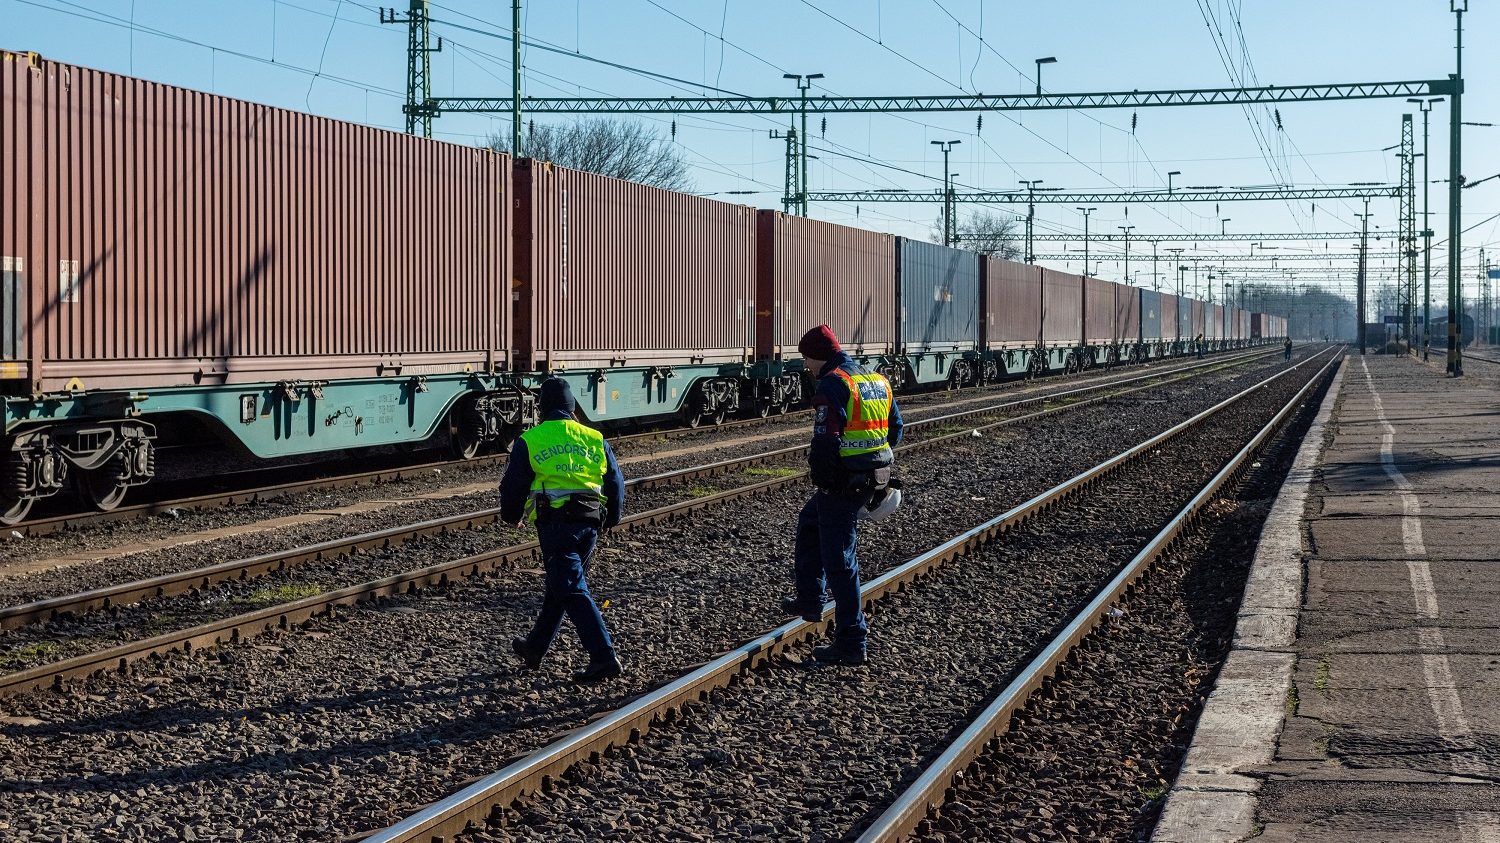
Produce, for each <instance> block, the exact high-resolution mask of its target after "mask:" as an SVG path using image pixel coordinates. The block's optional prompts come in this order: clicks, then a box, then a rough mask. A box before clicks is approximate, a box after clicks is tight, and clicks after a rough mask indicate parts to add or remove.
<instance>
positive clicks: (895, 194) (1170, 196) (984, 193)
mask: <svg viewBox="0 0 1500 843" xmlns="http://www.w3.org/2000/svg"><path fill="white" fill-rule="evenodd" d="M1401 191H1402V187H1401V186H1400V185H1375V186H1368V187H1324V188H1294V187H1288V188H1231V189H1227V190H1226V189H1212V190H1191V189H1188V190H1144V191H1124V192H1121V191H1110V192H1079V193H1028V192H1027V191H1024V190H980V191H971V192H966V193H959V192H954V194H953V201H955V202H981V203H994V204H1026V203H1029V202H1035V203H1036V204H1038V205H1040V204H1069V205H1084V204H1092V203H1095V202H1114V203H1130V202H1236V201H1245V200H1251V199H1270V200H1278V199H1366V198H1379V197H1386V196H1389V197H1399V196H1400V195H1401ZM807 198H808V200H810V201H813V202H942V201H943V192H942V191H941V190H936V191H931V192H907V191H887V190H846V191H829V192H823V193H809V194H808V195H807ZM1090 239H1092V238H1090ZM1132 239H1136V240H1139V239H1141V238H1132Z"/></svg>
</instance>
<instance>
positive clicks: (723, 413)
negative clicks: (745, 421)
mask: <svg viewBox="0 0 1500 843" xmlns="http://www.w3.org/2000/svg"><path fill="white" fill-rule="evenodd" d="M728 417H729V411H728V410H720V411H719V412H717V413H714V414H713V416H712V417H711V418H712V419H713V422H714V427H718V426H719V425H721V424H723V423H724V419H726V418H728Z"/></svg>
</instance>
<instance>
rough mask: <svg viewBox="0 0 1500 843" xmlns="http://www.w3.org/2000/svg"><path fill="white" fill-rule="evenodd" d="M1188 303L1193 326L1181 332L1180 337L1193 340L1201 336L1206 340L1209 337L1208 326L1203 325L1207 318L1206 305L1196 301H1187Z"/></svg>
mask: <svg viewBox="0 0 1500 843" xmlns="http://www.w3.org/2000/svg"><path fill="white" fill-rule="evenodd" d="M1188 302H1189V304H1190V305H1191V306H1192V308H1193V324H1191V325H1189V326H1188V329H1187V330H1185V331H1183V332H1182V336H1183V337H1184V338H1186V339H1190V340H1193V339H1197V338H1198V336H1199V335H1200V334H1201V335H1202V336H1203V337H1204V339H1207V338H1208V337H1209V336H1210V334H1209V333H1208V326H1207V325H1205V324H1204V322H1205V319H1206V317H1207V310H1206V308H1207V305H1206V304H1205V303H1204V302H1201V301H1198V300H1197V299H1189V300H1188Z"/></svg>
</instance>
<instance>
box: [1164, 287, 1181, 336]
mask: <svg viewBox="0 0 1500 843" xmlns="http://www.w3.org/2000/svg"><path fill="white" fill-rule="evenodd" d="M1161 338H1162V339H1164V340H1175V339H1177V297H1176V296H1174V295H1172V294H1171V293H1162V294H1161Z"/></svg>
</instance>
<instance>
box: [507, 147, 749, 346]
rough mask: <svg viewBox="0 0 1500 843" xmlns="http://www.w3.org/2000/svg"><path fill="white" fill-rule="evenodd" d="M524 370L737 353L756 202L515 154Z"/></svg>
mask: <svg viewBox="0 0 1500 843" xmlns="http://www.w3.org/2000/svg"><path fill="white" fill-rule="evenodd" d="M516 196H517V198H518V208H517V211H516V260H515V267H516V294H517V296H516V298H517V302H518V306H517V309H516V348H517V359H518V364H519V366H520V367H521V368H523V369H536V370H546V369H549V368H572V369H577V368H584V367H587V368H600V369H607V368H610V367H612V366H640V365H648V366H649V365H654V364H660V365H667V364H671V363H680V362H685V361H686V360H687V359H689V358H691V359H693V360H694V361H698V362H704V363H731V362H741V361H746V360H748V359H749V358H750V355H751V354H752V353H753V352H754V349H753V347H752V346H753V343H752V331H754V328H755V319H754V315H755V209H754V208H749V207H746V206H744V205H730V204H727V203H725V202H716V201H714V200H712V199H704V198H701V197H698V196H690V195H688V194H686V193H676V192H673V191H670V190H662V189H660V188H655V187H646V186H645V185H640V184H635V183H634V182H628V181H622V180H620V179H614V178H609V177H607V176H600V175H595V174H593V173H584V172H580V171H578V170H569V169H567V168H565V167H558V166H555V165H553V164H550V163H547V162H545V161H532V160H522V161H518V162H516Z"/></svg>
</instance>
